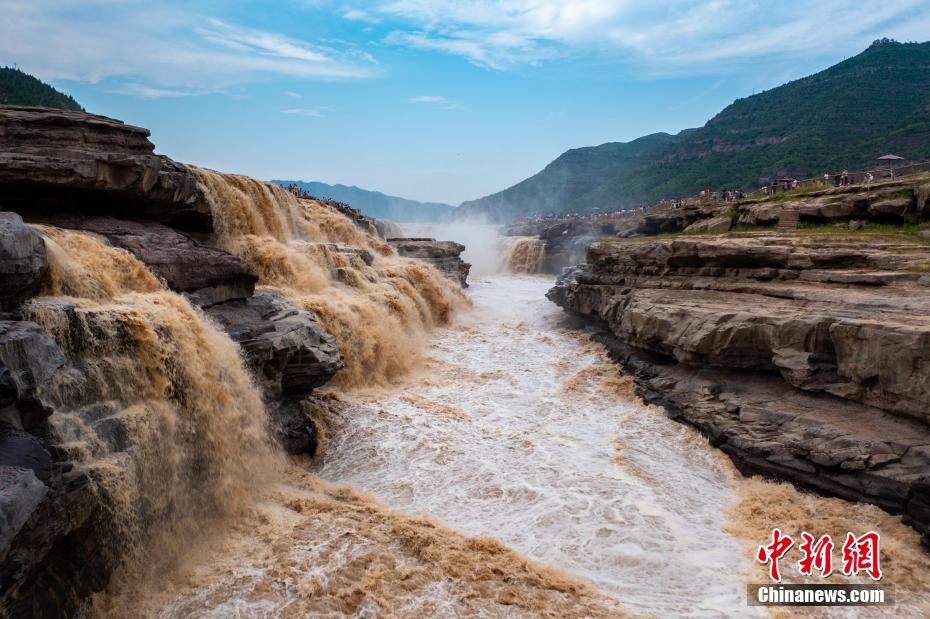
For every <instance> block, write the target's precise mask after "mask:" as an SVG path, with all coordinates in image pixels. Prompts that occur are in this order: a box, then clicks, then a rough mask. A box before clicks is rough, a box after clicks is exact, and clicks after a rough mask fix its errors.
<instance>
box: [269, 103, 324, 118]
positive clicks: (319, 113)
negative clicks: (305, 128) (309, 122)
mask: <svg viewBox="0 0 930 619" xmlns="http://www.w3.org/2000/svg"><path fill="white" fill-rule="evenodd" d="M332 111H333V108H331V107H327V106H325V105H321V106H317V107H292V108H288V109H286V110H281V113H282V114H293V115H294V116H310V117H312V118H323V117H324V116H326V114H327V113H328V112H332Z"/></svg>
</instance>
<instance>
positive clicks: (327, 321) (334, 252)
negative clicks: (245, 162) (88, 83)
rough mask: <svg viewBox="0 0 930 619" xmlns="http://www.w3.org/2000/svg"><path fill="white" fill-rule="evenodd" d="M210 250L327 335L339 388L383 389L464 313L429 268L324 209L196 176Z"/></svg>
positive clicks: (246, 184)
mask: <svg viewBox="0 0 930 619" xmlns="http://www.w3.org/2000/svg"><path fill="white" fill-rule="evenodd" d="M196 173H197V177H198V178H199V179H200V182H201V184H202V185H203V186H204V187H205V189H206V193H207V197H208V200H209V203H210V207H211V210H212V212H213V218H214V226H215V228H216V232H217V236H218V242H219V244H220V246H221V247H222V248H224V249H226V250H227V251H229V252H231V253H234V254H236V255H238V256H241V257H242V258H243V259H244V260H245V261H246V262H248V263H249V265H250V266H251V267H252V268H253V269H254V270H255V272H256V273H258V275H259V278H260V280H259V283H260V284H262V285H265V286H272V287H275V288H278V289H280V291H281V292H282V293H283V294H284V295H285V296H287V297H288V298H290V299H292V300H294V301H295V302H297V303H298V304H299V305H301V306H302V307H304V308H305V309H309V310H313V311H314V312H315V313H316V314H317V316H318V317H319V318H320V322H321V323H322V324H323V325H324V326H325V327H326V329H327V330H328V331H329V332H330V333H332V334H333V336H335V338H336V340H337V342H338V343H339V347H340V349H341V350H342V352H343V355H344V356H345V363H346V368H345V370H343V371H342V372H340V374H339V375H338V377H337V379H336V380H337V382H339V383H340V384H342V385H362V384H372V383H386V382H390V381H391V380H394V379H396V378H397V377H398V376H400V375H402V374H404V373H405V372H407V371H409V370H410V369H411V368H413V367H415V365H416V363H417V359H418V357H419V355H420V352H421V350H422V347H423V343H424V338H425V334H426V333H427V332H428V331H429V330H430V329H431V328H433V327H435V326H437V325H442V324H446V323H447V322H448V321H449V320H450V319H451V317H452V314H453V312H454V311H455V309H456V308H459V307H464V306H466V305H467V300H466V298H465V296H464V295H463V294H462V292H461V290H460V289H459V288H458V286H456V285H455V284H453V283H452V282H450V281H449V280H447V279H446V278H444V277H443V276H442V275H441V274H440V273H439V272H438V271H436V270H435V269H434V268H432V267H430V266H429V265H426V264H425V263H422V262H417V261H414V260H410V259H406V258H400V257H398V256H396V255H395V253H394V250H393V249H392V248H391V247H390V246H389V245H388V244H386V243H385V242H384V241H382V240H381V239H379V238H377V237H376V236H373V235H372V234H369V233H366V232H364V231H362V230H360V229H359V228H358V227H357V226H356V225H355V224H354V223H353V222H352V221H350V220H349V219H348V218H346V217H344V216H343V215H342V214H340V213H338V212H336V211H335V210H333V209H332V208H330V207H328V206H326V205H324V204H320V203H318V202H316V201H313V200H302V199H298V198H297V197H295V196H294V195H293V194H291V193H289V192H288V191H286V190H285V189H283V188H281V187H278V186H276V185H268V184H265V183H261V182H259V181H256V180H253V179H251V178H246V177H242V176H233V175H224V174H219V173H216V172H210V171H207V170H196Z"/></svg>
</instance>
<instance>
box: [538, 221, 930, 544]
mask: <svg viewBox="0 0 930 619" xmlns="http://www.w3.org/2000/svg"><path fill="white" fill-rule="evenodd" d="M548 296H549V298H550V299H551V300H553V301H554V302H556V303H558V304H559V305H561V306H562V307H563V308H565V309H566V310H567V311H569V312H571V313H574V314H578V315H581V316H585V317H588V318H591V319H593V320H595V321H596V322H597V323H598V324H600V325H602V326H603V327H604V328H605V334H604V335H603V336H602V340H603V341H604V342H605V343H607V344H608V346H609V347H610V348H611V349H612V350H613V351H614V353H615V354H616V355H617V357H618V358H619V359H620V360H621V361H622V362H623V363H625V364H626V365H627V367H628V368H630V369H631V370H633V371H634V372H635V373H636V376H637V381H638V385H639V387H640V390H641V393H642V394H643V395H644V396H645V397H646V398H647V399H648V400H650V401H655V402H658V403H661V404H663V405H664V406H665V407H666V408H667V409H668V411H669V412H670V414H671V415H672V416H674V417H675V418H678V419H681V420H683V421H686V422H688V423H691V424H693V425H695V426H696V427H698V428H699V429H701V431H703V432H705V433H706V434H708V435H709V436H710V437H711V439H712V440H713V441H714V443H715V444H717V445H718V446H719V447H720V448H721V449H723V450H724V451H726V452H727V453H728V454H729V455H730V456H731V457H732V458H733V459H734V461H735V462H736V463H737V464H738V465H739V466H740V467H741V468H742V469H743V470H744V471H747V472H752V471H755V472H763V473H769V474H775V475H779V476H781V477H784V478H787V479H791V480H794V481H797V482H799V483H801V484H803V485H806V486H808V487H811V488H815V489H817V490H820V491H822V492H826V493H829V494H835V495H838V496H842V497H846V498H849V499H853V500H864V501H869V502H872V503H875V504H877V505H880V506H882V507H884V508H886V509H888V510H890V511H893V512H900V513H904V514H906V515H907V516H908V518H909V519H910V520H911V522H913V524H914V525H915V526H916V527H917V528H919V529H920V530H921V531H922V532H924V533H925V534H926V533H927V531H928V529H927V527H928V524H930V448H928V444H930V245H927V244H925V243H924V242H922V241H921V240H920V239H919V238H918V237H916V236H902V235H889V236H877V235H876V236H868V237H863V236H861V235H860V236H857V237H849V238H847V237H843V236H838V235H776V234H748V235H729V236H693V237H689V236H678V237H674V238H653V239H642V240H633V241H624V242H620V241H607V242H601V243H597V244H595V245H593V246H592V247H591V248H590V249H589V251H588V261H587V263H586V264H585V265H583V266H582V267H581V268H580V269H576V270H575V271H574V272H572V273H570V274H568V275H567V276H566V277H563V278H562V279H561V280H560V281H559V282H558V284H557V285H556V287H555V288H553V289H552V290H551V291H550V293H549V295H548Z"/></svg>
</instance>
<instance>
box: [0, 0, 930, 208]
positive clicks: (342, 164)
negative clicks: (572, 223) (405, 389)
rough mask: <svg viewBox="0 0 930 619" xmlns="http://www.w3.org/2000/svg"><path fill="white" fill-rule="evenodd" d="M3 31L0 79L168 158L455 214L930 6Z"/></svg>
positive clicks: (915, 31) (807, 68)
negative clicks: (430, 205)
mask: <svg viewBox="0 0 930 619" xmlns="http://www.w3.org/2000/svg"><path fill="white" fill-rule="evenodd" d="M2 16H3V20H2V21H0V64H8V65H9V64H14V63H15V64H16V65H18V66H19V67H20V68H21V69H23V70H25V71H27V72H30V73H33V74H35V75H37V76H39V77H40V78H42V79H44V80H46V81H50V82H51V83H53V84H54V85H56V86H58V87H60V88H62V89H64V90H65V91H67V92H69V93H71V94H73V95H74V96H75V98H77V99H78V101H79V102H80V103H81V104H82V105H84V107H85V108H87V109H88V111H92V112H95V113H99V114H104V115H107V116H113V117H116V118H120V119H122V120H125V121H126V122H129V123H133V124H138V125H142V126H144V127H148V128H149V129H151V130H152V134H153V136H152V139H153V141H154V142H155V144H156V146H157V149H158V151H159V152H162V153H165V154H167V155H169V156H171V157H173V158H175V159H178V160H180V161H186V162H191V163H196V164H199V165H204V166H208V167H212V168H215V169H219V170H222V171H226V172H240V173H244V174H249V175H252V176H255V177H258V178H264V179H270V178H298V179H302V180H316V181H323V182H329V183H345V184H355V185H359V186H361V187H364V188H368V189H377V190H380V191H384V192H386V193H391V194H395V195H401V196H404V197H409V198H415V199H420V200H436V201H445V202H451V203H453V204H457V203H459V202H460V201H462V200H466V199H471V198H477V197H480V196H482V195H485V194H488V193H491V192H494V191H497V190H500V189H503V188H505V187H507V186H509V185H512V184H513V183H515V182H518V181H520V180H522V179H523V178H525V177H527V176H529V175H531V174H533V173H535V172H536V171H538V170H539V169H541V168H542V167H543V166H545V165H546V164H547V163H548V162H549V161H551V160H552V159H554V158H555V157H556V156H558V155H559V154H560V153H561V152H563V151H564V150H566V149H568V148H572V147H577V146H586V145H594V144H600V143H603V142H608V141H627V140H630V139H634V138H636V137H639V136H641V135H645V134H647V133H652V132H655V131H667V132H670V133H674V132H677V131H679V130H681V129H684V128H687V127H696V126H700V125H703V124H704V123H705V122H706V121H707V120H708V119H709V118H710V117H711V116H713V115H714V114H715V113H716V112H718V111H719V110H720V109H721V108H723V107H724V106H725V105H727V104H728V103H730V102H732V101H733V100H734V99H735V98H738V97H743V96H747V95H750V94H752V93H753V92H758V91H760V90H763V89H767V88H771V87H773V86H777V85H779V84H781V83H783V82H785V81H787V80H790V79H795V78H798V77H803V76H804V75H808V74H810V73H813V72H816V71H818V70H820V69H822V68H825V67H827V66H829V65H831V64H834V63H836V62H838V61H840V60H843V59H844V58H845V57H848V56H851V55H854V54H856V53H858V52H860V51H862V50H863V49H864V48H865V47H866V46H867V45H868V44H869V43H870V42H871V41H872V40H873V39H875V38H878V37H882V36H889V37H893V38H897V39H899V40H921V41H922V40H926V39H927V38H928V33H930V0H919V1H918V0H877V1H872V0H861V1H859V2H855V3H851V2H848V1H837V0H823V1H821V2H794V1H791V0H786V1H783V2H771V3H766V2H752V1H735V0H712V1H693V0H653V1H651V2H642V1H639V2H632V1H628V0H618V1H600V2H598V1H591V0H576V1H574V2H556V1H552V0H524V1H519V0H506V1H490V0H469V1H465V2H436V1H433V0H395V1H390V0H387V1H384V2H354V3H339V2H330V1H328V0H290V1H287V0H285V1H279V2H249V1H244V0H243V1H239V0H227V1H211V2H170V1H162V0H145V1H136V0H89V1H73V0H51V1H49V0H4V2H3V11H2Z"/></svg>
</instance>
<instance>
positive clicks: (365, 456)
mask: <svg viewBox="0 0 930 619" xmlns="http://www.w3.org/2000/svg"><path fill="white" fill-rule="evenodd" d="M551 281H552V278H551V277H544V276H534V275H503V274H497V275H482V274H480V273H479V274H478V276H477V277H473V278H471V288H470V289H469V295H470V297H471V299H472V301H473V308H472V309H470V310H468V311H465V312H464V313H462V314H461V315H460V316H459V317H458V318H457V319H456V320H455V321H454V322H453V323H452V324H451V325H448V326H444V327H439V328H437V329H435V330H434V331H433V333H432V335H431V339H430V342H429V344H428V346H427V353H426V355H425V359H423V360H422V362H421V363H420V364H419V366H418V367H417V369H416V370H414V371H413V372H412V373H410V374H409V375H408V376H407V377H405V378H404V379H403V380H402V381H401V382H400V383H399V384H394V385H391V386H389V387H380V388H378V389H377V390H374V389H372V390H363V389H357V388H356V389H352V390H344V389H343V390H340V391H339V392H338V394H339V397H340V398H341V399H342V400H343V401H344V402H345V404H346V406H345V408H344V410H342V411H341V412H340V413H338V414H336V415H335V416H334V417H333V418H331V419H328V420H325V423H324V424H323V426H324V428H325V434H326V437H325V439H324V441H323V444H324V450H323V455H322V456H321V457H318V459H317V461H316V462H309V461H302V460H296V459H295V460H292V461H290V462H289V463H287V464H286V465H285V466H284V467H283V470H282V471H281V472H280V476H281V478H282V479H281V483H280V484H279V485H277V486H275V487H273V488H270V489H268V490H267V492H266V493H265V495H264V497H263V498H262V499H261V500H260V501H259V502H258V504H257V505H256V507H255V508H254V509H253V510H252V511H251V513H250V514H249V515H248V516H247V517H245V518H243V519H242V520H241V521H239V522H237V523H235V524H233V525H232V526H231V527H227V526H222V527H220V526H218V529H217V531H215V533H214V535H212V536H206V537H204V538H203V539H202V540H200V541H199V543H197V544H195V545H193V546H192V547H191V548H190V549H189V551H188V552H187V553H186V556H185V557H184V560H183V562H182V565H181V568H180V569H178V570H175V571H173V572H172V573H171V574H168V575H165V576H164V578H161V579H157V580H153V581H151V582H150V584H148V585H146V586H145V587H142V588H139V587H138V583H134V584H132V585H131V586H129V585H124V586H122V587H117V591H116V592H115V593H114V594H113V595H111V596H110V598H109V599H108V600H106V602H105V603H103V604H102V606H101V610H102V611H103V612H108V613H109V614H112V615H124V614H127V613H131V614H146V615H157V616H165V617H194V616H215V617H225V616H306V615H346V614H347V615H354V616H362V617H367V616H411V615H414V616H541V615H548V616H619V615H624V614H628V613H629V614H638V613H648V614H654V615H657V616H741V617H742V616H766V614H765V613H764V611H763V609H753V608H748V607H747V606H746V589H745V586H746V583H751V582H765V571H764V568H763V567H762V566H761V565H758V564H756V563H754V561H753V558H752V557H753V554H754V551H755V548H756V546H757V545H758V544H760V543H763V542H765V541H766V539H767V537H768V536H769V534H770V532H771V528H772V527H774V526H780V527H781V528H782V529H784V530H787V531H801V530H808V531H811V532H815V533H817V534H823V533H832V534H833V535H834V537H835V538H837V537H840V536H842V535H843V534H845V531H846V530H853V531H859V532H864V530H863V527H868V528H873V529H875V530H878V531H880V532H881V533H882V536H883V540H882V541H883V559H884V561H885V562H884V569H885V572H886V578H888V581H890V582H892V583H894V584H895V585H896V587H897V590H898V598H899V605H898V607H896V608H894V609H889V611H892V610H893V612H888V613H887V615H888V616H926V615H927V613H928V608H930V607H928V601H927V595H926V589H927V576H926V574H927V573H928V567H930V562H928V561H927V557H926V555H925V553H924V552H923V551H922V550H921V549H920V547H919V541H918V540H917V535H916V533H914V532H913V531H912V530H911V529H909V528H907V527H905V526H904V525H902V524H901V522H900V518H897V517H894V516H890V515H887V514H885V513H884V512H881V511H880V510H878V509H877V508H874V507H870V506H855V505H850V504H849V503H846V502H843V501H840V500H834V499H824V498H819V497H814V496H811V495H807V494H803V493H800V492H798V491H797V490H795V489H794V488H792V487H791V486H789V485H786V484H776V483H771V482H764V481H761V480H757V479H744V478H742V477H740V476H739V475H738V473H736V471H735V469H734V468H733V466H732V465H731V464H730V462H729V461H728V460H727V459H726V458H725V457H724V456H722V455H721V454H720V452H718V451H716V450H714V449H713V448H711V447H710V446H709V445H708V443H707V441H706V440H705V439H704V438H702V437H701V436H700V435H699V434H698V433H697V432H695V431H694V430H692V429H690V428H688V427H686V426H683V425H680V424H677V423H674V422H672V421H670V420H669V419H668V418H667V417H665V415H664V414H663V412H662V411H661V410H659V409H657V408H654V407H649V406H646V405H644V404H642V402H641V401H640V400H639V399H638V398H636V397H635V395H634V394H633V385H632V382H631V380H630V379H629V377H625V376H623V375H622V374H621V373H620V371H619V369H618V367H617V365H616V364H614V363H613V362H611V361H610V360H609V359H608V358H607V356H606V354H605V353H604V351H603V349H602V348H601V347H600V346H599V345H596V344H594V343H592V342H591V341H590V339H589V337H588V335H587V334H586V333H585V332H584V331H583V330H578V329H575V328H572V327H573V325H569V324H567V322H566V321H567V320H568V319H567V318H566V317H565V316H564V315H563V314H562V313H561V311H560V310H558V308H556V307H555V306H554V305H552V304H551V303H549V302H548V301H547V300H546V299H545V298H544V293H545V291H546V290H547V288H548V287H549V286H550V285H551ZM575 326H577V325H575ZM783 570H784V571H786V572H787V574H788V575H787V579H788V580H789V581H792V580H796V581H798V582H802V581H803V580H801V579H800V578H798V577H797V574H796V572H793V571H792V570H791V568H790V567H788V566H783ZM835 610H836V609H835ZM864 610H866V612H863V613H862V616H874V615H875V613H876V609H864ZM754 611H758V612H754ZM809 614H810V613H804V615H805V616H808V615H809ZM829 614H830V615H831V616H834V615H845V614H848V613H846V612H845V611H842V612H840V611H837V612H832V613H829Z"/></svg>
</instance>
